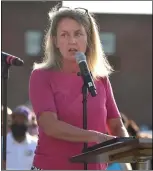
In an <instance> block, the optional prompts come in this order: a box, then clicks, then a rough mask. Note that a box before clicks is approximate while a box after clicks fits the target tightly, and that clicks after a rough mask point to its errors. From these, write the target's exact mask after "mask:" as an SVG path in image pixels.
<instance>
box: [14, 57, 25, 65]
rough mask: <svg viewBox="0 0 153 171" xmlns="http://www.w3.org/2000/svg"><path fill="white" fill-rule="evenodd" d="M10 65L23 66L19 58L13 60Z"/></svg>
mask: <svg viewBox="0 0 153 171" xmlns="http://www.w3.org/2000/svg"><path fill="white" fill-rule="evenodd" d="M12 64H13V65H15V66H22V65H23V64H24V61H23V60H21V59H20V58H16V59H15V60H13V61H12Z"/></svg>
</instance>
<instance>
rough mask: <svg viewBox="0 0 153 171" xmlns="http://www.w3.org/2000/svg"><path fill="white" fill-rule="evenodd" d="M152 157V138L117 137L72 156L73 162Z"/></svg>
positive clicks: (130, 159)
mask: <svg viewBox="0 0 153 171" xmlns="http://www.w3.org/2000/svg"><path fill="white" fill-rule="evenodd" d="M151 158H152V139H150V138H130V137H124V138H117V139H113V140H109V141H106V142H104V143H101V144H97V145H95V146H92V147H89V148H87V149H86V150H85V151H84V152H83V153H81V154H78V155H76V156H72V158H71V159H70V161H71V162H75V163H84V162H86V163H114V162H119V163H129V162H130V163H133V162H140V161H147V160H150V159H151Z"/></svg>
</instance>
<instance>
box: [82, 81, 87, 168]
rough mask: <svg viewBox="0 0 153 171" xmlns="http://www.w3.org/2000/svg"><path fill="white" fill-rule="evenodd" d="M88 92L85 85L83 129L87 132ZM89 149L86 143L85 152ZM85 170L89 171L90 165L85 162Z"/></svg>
mask: <svg viewBox="0 0 153 171" xmlns="http://www.w3.org/2000/svg"><path fill="white" fill-rule="evenodd" d="M87 92H88V87H87V85H86V84H85V83H84V84H83V86H82V95H83V100H82V103H83V129H85V130H87ZM87 147H88V144H87V143H84V148H83V150H86V149H87ZM84 170H88V165H87V163H86V162H85V163H84Z"/></svg>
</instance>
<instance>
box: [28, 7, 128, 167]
mask: <svg viewBox="0 0 153 171" xmlns="http://www.w3.org/2000/svg"><path fill="white" fill-rule="evenodd" d="M49 17H50V28H49V30H48V33H47V35H46V41H45V58H44V61H43V62H42V63H41V64H35V66H34V71H33V72H32V74H31V78H30V90H29V91H30V100H31V103H32V106H33V109H34V112H35V114H36V117H37V121H38V126H39V141H38V146H37V149H36V152H35V153H36V154H35V158H34V162H33V167H32V169H44V170H83V169H84V165H83V164H76V163H71V162H70V161H69V158H70V157H71V156H73V155H76V154H79V153H81V151H82V149H83V144H84V142H86V143H88V146H91V145H94V144H96V143H99V142H103V141H107V140H109V139H112V138H114V137H115V136H128V134H127V131H126V129H125V127H124V125H123V123H122V120H121V117H120V113H119V111H118V109H117V106H116V103H115V100H114V97H113V93H112V89H111V85H110V82H109V80H108V75H109V74H110V73H111V67H110V65H109V64H108V62H107V60H106V58H105V57H104V54H103V51H102V50H101V43H100V38H99V35H98V30H97V25H96V23H95V20H94V18H93V17H92V16H91V15H90V14H89V13H88V11H87V10H86V9H70V8H64V7H62V8H58V7H56V8H54V9H53V10H52V11H51V12H50V13H49ZM78 51H80V52H83V53H84V54H85V55H86V56H87V62H88V66H89V69H90V71H91V72H92V75H93V78H94V80H95V85H96V89H97V93H98V95H97V96H96V97H91V95H90V94H88V103H87V108H88V113H87V117H88V119H87V123H88V129H87V130H84V129H82V128H83V110H82V93H81V88H82V85H83V81H82V79H81V77H79V76H77V73H78V72H79V67H78V64H77V63H76V60H75V57H74V56H75V53H76V52H78ZM107 126H108V128H109V133H110V134H112V135H107V134H106V133H107ZM106 167H107V164H105V163H104V164H88V169H89V170H90V169H91V170H92V169H93V170H99V169H101V170H104V169H106Z"/></svg>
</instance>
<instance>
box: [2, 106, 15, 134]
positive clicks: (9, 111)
mask: <svg viewBox="0 0 153 171" xmlns="http://www.w3.org/2000/svg"><path fill="white" fill-rule="evenodd" d="M1 110H2V113H1V137H2V136H3V126H4V125H3V106H2V109H1ZM11 115H12V110H11V109H10V108H9V107H7V132H9V131H10V124H11V119H12V118H11Z"/></svg>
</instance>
